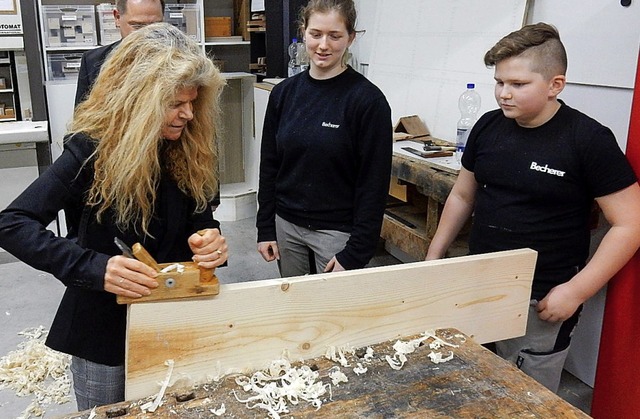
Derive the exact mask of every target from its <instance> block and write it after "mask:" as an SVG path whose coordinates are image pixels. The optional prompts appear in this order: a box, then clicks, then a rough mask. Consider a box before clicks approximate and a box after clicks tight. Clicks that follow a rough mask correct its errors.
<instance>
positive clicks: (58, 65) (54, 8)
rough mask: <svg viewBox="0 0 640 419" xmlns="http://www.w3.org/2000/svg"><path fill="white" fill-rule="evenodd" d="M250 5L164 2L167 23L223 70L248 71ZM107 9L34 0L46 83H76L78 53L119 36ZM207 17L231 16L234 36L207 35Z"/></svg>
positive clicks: (226, 0) (93, 1)
mask: <svg viewBox="0 0 640 419" xmlns="http://www.w3.org/2000/svg"><path fill="white" fill-rule="evenodd" d="M112 1H113V0H112ZM248 9H249V0H166V7H165V21H167V22H170V23H172V24H174V25H176V26H177V27H179V28H181V29H182V30H184V31H185V32H186V33H188V34H189V35H191V36H192V37H193V38H194V39H196V40H197V41H198V42H199V43H200V44H201V45H202V47H203V48H204V50H205V51H206V52H207V54H209V56H211V57H212V59H214V60H216V64H218V65H219V66H220V69H221V70H222V71H226V72H242V71H245V72H248V71H249V63H250V60H249V57H250V47H251V41H250V39H249V37H248V35H246V30H245V26H244V25H245V24H246V20H247V19H248V18H247V16H248ZM111 10H112V9H110V7H109V5H107V4H105V1H104V0H38V11H39V20H40V25H39V26H40V28H41V31H40V39H41V44H42V48H41V50H42V54H43V55H42V59H43V63H44V70H45V72H44V73H45V80H46V81H65V82H66V81H69V82H73V83H75V81H76V80H77V73H78V70H79V67H80V59H81V56H82V54H83V53H84V52H86V51H88V50H90V49H93V48H96V47H98V46H100V45H108V44H110V43H112V42H115V41H117V40H118V39H119V31H118V30H117V28H115V22H114V21H113V19H111V16H112V12H111ZM210 17H229V18H231V22H232V27H231V34H232V35H233V36H232V37H225V38H220V39H216V38H208V37H207V36H206V32H205V19H207V18H210ZM64 35H68V36H64ZM71 35H75V37H73V36H71ZM238 36H239V37H240V38H237V37H238ZM229 38H233V39H229Z"/></svg>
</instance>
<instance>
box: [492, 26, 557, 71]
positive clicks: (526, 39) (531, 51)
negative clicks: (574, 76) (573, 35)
mask: <svg viewBox="0 0 640 419" xmlns="http://www.w3.org/2000/svg"><path fill="white" fill-rule="evenodd" d="M515 56H523V57H527V58H531V62H532V68H531V71H534V72H536V73H540V74H542V75H543V76H544V77H545V79H547V80H549V79H551V78H552V77H554V76H557V75H565V74H566V72H567V52H566V50H565V49H564V45H563V44H562V41H560V34H559V33H558V30H557V29H556V28H555V27H553V26H551V25H549V24H547V23H542V22H540V23H536V24H533V25H526V26H523V27H522V28H521V29H519V30H517V31H515V32H511V33H510V34H509V35H507V36H505V37H504V38H502V39H501V40H499V41H498V43H496V44H495V45H494V46H493V48H491V49H490V50H489V51H487V53H486V54H485V55H484V63H485V64H486V65H487V67H493V66H495V65H496V64H498V63H499V62H500V61H502V60H505V59H507V58H511V57H515Z"/></svg>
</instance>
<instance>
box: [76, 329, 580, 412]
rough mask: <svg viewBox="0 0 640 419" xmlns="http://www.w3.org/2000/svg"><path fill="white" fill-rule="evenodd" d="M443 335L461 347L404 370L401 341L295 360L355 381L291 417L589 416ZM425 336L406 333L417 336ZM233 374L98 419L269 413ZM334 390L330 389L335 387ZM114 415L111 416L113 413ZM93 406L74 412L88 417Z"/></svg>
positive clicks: (455, 336) (466, 341) (294, 408)
mask: <svg viewBox="0 0 640 419" xmlns="http://www.w3.org/2000/svg"><path fill="white" fill-rule="evenodd" d="M435 333H436V335H437V336H438V337H439V338H440V339H442V340H443V341H445V342H447V343H451V344H453V345H457V346H456V347H443V348H440V349H432V348H431V347H430V346H429V345H430V344H431V343H432V342H433V340H432V339H427V340H425V341H424V343H423V344H422V345H421V346H419V347H418V348H417V349H416V351H415V352H414V353H410V354H408V355H407V358H408V360H407V362H406V364H405V365H404V366H403V367H402V368H401V369H400V370H394V369H392V368H391V367H390V366H389V364H388V363H387V361H386V360H385V356H386V355H393V353H394V350H393V348H392V346H393V344H394V343H395V340H392V341H385V342H381V343H378V344H375V345H371V346H370V348H371V349H372V350H373V354H374V356H373V359H371V360H370V361H368V362H367V361H365V359H364V358H363V354H364V352H365V350H364V349H365V348H361V349H359V350H356V351H355V353H354V354H352V355H347V356H346V359H347V361H348V362H349V363H350V365H349V367H343V366H340V365H339V364H338V363H336V362H333V361H331V360H329V359H327V358H325V357H318V358H314V359H311V360H307V361H305V362H304V363H301V362H298V363H294V366H299V365H300V364H305V365H307V366H309V367H310V368H311V369H313V370H316V371H317V372H318V374H319V377H318V379H317V381H322V383H324V384H325V385H328V384H329V383H331V379H330V372H331V371H333V370H335V369H336V368H339V369H340V371H341V372H342V373H344V374H345V375H346V377H347V378H348V381H347V382H346V383H344V382H343V383H340V384H339V385H331V388H330V391H327V393H326V394H325V395H324V396H322V397H321V400H322V405H321V406H320V408H319V409H316V408H315V407H313V406H312V405H311V404H310V403H308V402H305V401H302V400H301V401H300V402H299V403H298V404H297V405H293V404H292V403H288V404H287V408H288V410H289V413H287V414H283V415H282V417H286V418H290V417H295V418H492V419H493V418H545V419H546V418H587V417H588V415H586V414H585V413H583V412H582V411H580V410H578V409H577V408H575V407H573V406H571V405H570V404H568V403H567V402H565V401H564V400H562V399H561V398H560V397H558V396H557V395H556V394H554V393H552V392H551V391H549V390H547V389H546V388H545V387H543V386H542V385H540V384H539V383H537V382H536V381H535V380H533V379H532V378H530V377H528V376H526V375H525V374H523V373H522V372H521V371H519V370H517V369H516V368H515V367H514V366H513V365H512V364H510V363H508V362H507V361H505V360H503V359H501V358H499V357H497V356H496V355H494V354H493V353H491V352H489V351H488V350H486V349H485V348H483V347H482V346H480V345H479V344H477V343H476V342H474V341H473V340H472V339H470V338H468V337H467V336H465V335H464V334H462V333H461V332H459V331H458V330H456V329H441V330H437V331H436V332H435ZM418 337H420V336H417V335H414V336H408V337H402V338H401V339H402V341H405V342H406V341H409V340H411V339H414V338H418ZM449 351H451V353H452V354H453V358H452V359H451V360H450V361H447V362H444V363H439V364H435V363H433V362H432V361H431V360H430V358H429V354H430V353H431V352H441V353H443V354H445V355H448V354H449V353H450V352H449ZM357 363H361V364H364V365H365V366H366V367H367V370H366V371H365V372H364V373H362V374H360V375H357V374H356V373H355V372H354V371H353V367H355V366H356V365H357ZM235 379H236V376H227V377H224V378H223V379H221V380H219V381H217V382H214V381H210V382H208V383H204V384H201V385H198V386H195V387H182V388H174V389H170V390H169V391H168V392H167V393H165V397H164V398H163V404H162V405H161V406H160V407H159V408H158V410H156V411H155V412H153V413H149V412H147V413H143V412H142V410H141V409H140V405H142V404H144V403H146V402H148V401H151V400H152V397H148V398H144V399H141V400H136V401H134V402H123V403H118V404H116V405H110V406H104V407H100V408H98V409H96V415H95V419H103V418H106V417H113V415H114V414H116V413H120V414H122V416H121V417H126V418H182V419H196V418H214V417H217V416H215V415H213V414H212V412H213V411H216V410H218V409H220V408H221V407H222V406H223V405H224V413H223V414H222V415H221V416H220V417H224V418H264V417H267V411H266V410H264V409H261V408H254V409H249V407H248V406H253V405H254V404H255V402H253V403H249V404H248V405H247V404H245V403H242V402H240V401H238V399H241V400H245V399H247V398H249V397H250V396H252V395H253V393H251V392H245V391H244V390H243V389H242V387H241V386H239V385H238V384H237V383H236V381H235ZM327 388H328V387H327ZM236 396H237V398H236ZM109 415H111V416H109ZM88 416H89V412H88V411H87V412H84V413H83V414H81V415H77V414H76V415H73V416H71V415H70V416H68V417H69V418H71V417H74V418H87V417H88Z"/></svg>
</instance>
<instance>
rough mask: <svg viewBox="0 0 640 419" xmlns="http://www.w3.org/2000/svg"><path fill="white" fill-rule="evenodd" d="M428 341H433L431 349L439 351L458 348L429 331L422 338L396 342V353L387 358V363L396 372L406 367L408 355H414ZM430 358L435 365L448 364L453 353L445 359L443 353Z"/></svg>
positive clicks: (434, 353)
mask: <svg viewBox="0 0 640 419" xmlns="http://www.w3.org/2000/svg"><path fill="white" fill-rule="evenodd" d="M427 339H433V342H431V343H430V344H429V347H430V348H431V349H439V348H442V347H443V346H449V347H452V348H457V347H458V345H454V344H452V343H449V342H446V341H444V340H442V339H440V338H439V337H438V336H436V334H435V332H433V331H427V332H425V333H424V334H423V336H422V337H419V338H416V339H412V340H410V341H408V342H403V341H400V340H398V341H396V343H395V344H394V345H393V349H394V350H395V353H394V354H393V356H389V355H387V356H385V359H386V360H387V363H388V364H389V366H390V367H391V368H393V369H394V370H399V369H401V368H402V367H403V366H404V364H405V363H406V362H407V354H410V353H413V352H414V351H415V350H416V349H417V348H418V346H420V344H421V343H422V342H424V341H425V340H427ZM432 354H433V356H432ZM428 356H429V359H431V361H432V362H433V363H435V364H439V363H441V362H447V361H450V360H451V359H453V352H451V354H450V356H448V357H446V358H443V357H442V354H441V353H439V352H438V353H436V352H433V351H432V352H431V353H430V354H429V355H428Z"/></svg>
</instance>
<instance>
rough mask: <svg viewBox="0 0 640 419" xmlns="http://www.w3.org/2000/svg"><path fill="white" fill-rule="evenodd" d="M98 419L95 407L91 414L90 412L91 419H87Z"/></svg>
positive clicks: (89, 418)
mask: <svg viewBox="0 0 640 419" xmlns="http://www.w3.org/2000/svg"><path fill="white" fill-rule="evenodd" d="M95 417H96V408H95V407H94V408H93V409H91V412H89V417H88V418H87V419H93V418H95Z"/></svg>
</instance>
